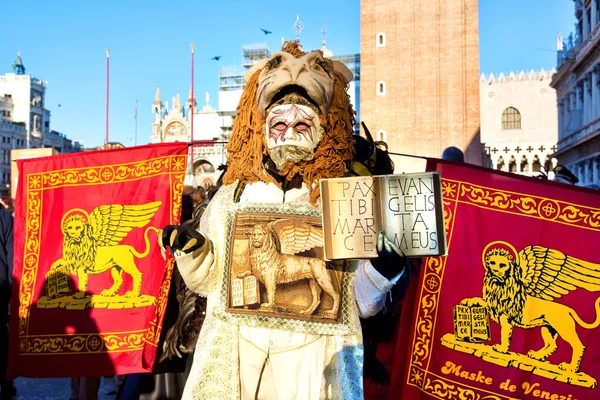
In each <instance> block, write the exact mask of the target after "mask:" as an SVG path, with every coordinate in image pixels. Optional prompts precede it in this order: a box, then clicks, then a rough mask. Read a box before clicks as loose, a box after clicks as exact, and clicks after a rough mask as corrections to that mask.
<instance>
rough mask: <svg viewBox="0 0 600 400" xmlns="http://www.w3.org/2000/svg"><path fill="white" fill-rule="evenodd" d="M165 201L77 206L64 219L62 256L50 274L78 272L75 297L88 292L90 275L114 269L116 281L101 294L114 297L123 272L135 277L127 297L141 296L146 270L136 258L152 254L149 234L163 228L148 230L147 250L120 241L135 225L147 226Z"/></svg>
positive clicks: (157, 232)
mask: <svg viewBox="0 0 600 400" xmlns="http://www.w3.org/2000/svg"><path fill="white" fill-rule="evenodd" d="M161 204H162V202H160V201H154V202H151V203H146V204H139V205H120V204H111V205H103V206H100V207H96V208H95V209H94V210H93V211H92V213H91V214H89V215H88V213H87V212H86V211H85V210H82V209H79V208H74V209H71V210H69V211H67V213H65V215H64V216H63V218H62V221H61V230H62V233H63V236H64V240H63V249H62V258H60V259H59V260H57V261H55V262H54V263H53V264H52V266H51V267H50V272H49V273H48V274H49V275H51V274H53V273H57V272H60V271H62V272H70V273H72V274H75V275H77V286H78V287H77V291H76V293H75V294H74V296H73V297H74V298H75V299H82V298H84V297H85V295H86V288H87V282H88V277H89V275H90V274H100V273H102V272H105V271H108V270H110V273H111V276H112V279H113V284H112V286H111V287H110V288H108V289H104V290H102V292H101V294H100V295H101V296H106V297H111V296H115V295H116V294H117V291H118V290H119V289H120V288H121V285H122V284H123V273H126V274H128V275H130V276H131V279H132V281H133V287H132V288H131V290H129V291H127V292H126V293H125V297H128V298H134V297H139V296H140V295H141V288H142V273H141V272H140V270H139V269H138V267H137V265H136V263H135V259H136V258H138V259H140V258H144V257H146V256H147V255H148V254H149V253H150V239H149V238H148V233H149V232H150V231H154V232H155V233H156V234H157V235H159V234H160V230H159V229H157V228H155V227H153V226H149V227H147V228H146V230H145V232H144V240H145V245H146V247H145V249H144V251H143V252H142V253H139V252H137V251H136V250H135V249H134V248H133V247H132V246H129V245H122V244H120V242H121V241H122V240H123V238H125V237H126V236H127V234H128V233H129V232H130V231H131V230H132V229H133V228H143V227H144V226H146V225H147V224H148V223H149V222H150V220H151V219H152V217H153V216H154V215H155V214H156V212H157V211H158V209H159V208H160V206H161Z"/></svg>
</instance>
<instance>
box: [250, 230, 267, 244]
mask: <svg viewBox="0 0 600 400" xmlns="http://www.w3.org/2000/svg"><path fill="white" fill-rule="evenodd" d="M266 235H267V232H266V231H265V229H264V228H263V226H262V225H255V226H254V228H252V231H251V232H250V243H251V244H252V246H254V247H256V248H259V247H262V245H263V243H264V241H265V237H266Z"/></svg>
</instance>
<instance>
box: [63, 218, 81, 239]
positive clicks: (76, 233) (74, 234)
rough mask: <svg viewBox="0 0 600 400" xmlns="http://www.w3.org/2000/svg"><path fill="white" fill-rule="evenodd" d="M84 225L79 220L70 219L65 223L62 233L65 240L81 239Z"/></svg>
mask: <svg viewBox="0 0 600 400" xmlns="http://www.w3.org/2000/svg"><path fill="white" fill-rule="evenodd" d="M84 228H85V224H84V223H83V221H82V220H80V219H72V220H69V221H67V222H66V223H65V226H64V228H63V231H64V233H65V237H66V238H67V239H79V238H81V237H83V232H84Z"/></svg>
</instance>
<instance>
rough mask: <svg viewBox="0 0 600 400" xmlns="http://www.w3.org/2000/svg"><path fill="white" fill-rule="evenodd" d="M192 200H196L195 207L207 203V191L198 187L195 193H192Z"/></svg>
mask: <svg viewBox="0 0 600 400" xmlns="http://www.w3.org/2000/svg"><path fill="white" fill-rule="evenodd" d="M192 199H193V200H194V206H198V205H200V204H202V203H204V202H206V189H204V187H202V186H198V187H197V188H196V190H195V191H194V193H192Z"/></svg>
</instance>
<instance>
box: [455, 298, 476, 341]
mask: <svg viewBox="0 0 600 400" xmlns="http://www.w3.org/2000/svg"><path fill="white" fill-rule="evenodd" d="M452 311H453V314H454V335H455V336H456V338H457V339H461V340H465V341H470V340H471V338H472V334H471V309H470V308H469V307H468V306H461V305H457V306H454V307H453V308H452Z"/></svg>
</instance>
